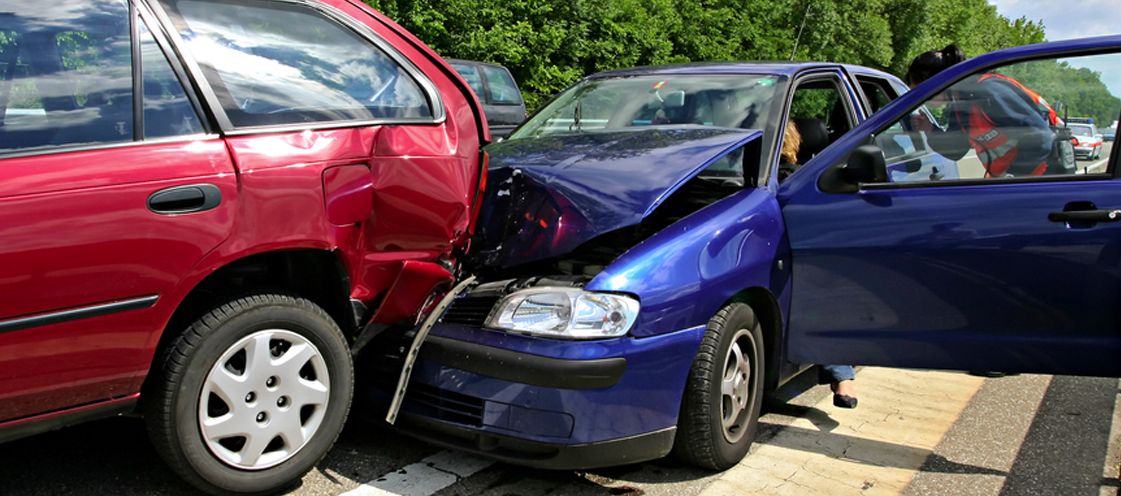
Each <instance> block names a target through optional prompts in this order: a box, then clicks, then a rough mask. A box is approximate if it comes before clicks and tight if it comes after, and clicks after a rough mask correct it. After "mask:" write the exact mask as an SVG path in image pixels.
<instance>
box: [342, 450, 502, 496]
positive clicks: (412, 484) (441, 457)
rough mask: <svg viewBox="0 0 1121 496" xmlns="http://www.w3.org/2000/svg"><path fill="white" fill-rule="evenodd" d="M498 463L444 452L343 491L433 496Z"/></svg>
mask: <svg viewBox="0 0 1121 496" xmlns="http://www.w3.org/2000/svg"><path fill="white" fill-rule="evenodd" d="M491 465H494V460H488V459H485V458H479V457H477V456H472V455H468V454H466V453H460V452H457V451H441V452H439V453H436V454H435V455H432V456H430V457H428V458H425V459H423V460H421V461H419V462H416V463H414V464H412V465H408V466H406V467H404V468H401V469H398V470H395V471H393V472H390V473H388V474H385V475H383V476H381V477H378V478H377V479H374V480H372V481H370V482H367V483H365V484H362V485H361V486H358V487H357V488H356V489H353V490H350V491H347V492H345V493H343V496H430V495H432V494H435V493H436V492H437V491H439V490H441V489H443V488H445V487H448V486H450V485H452V484H455V483H456V482H458V481H460V480H462V479H466V478H468V477H470V476H472V475H475V474H476V473H478V472H480V471H482V470H483V469H486V468H487V467H490V466H491Z"/></svg>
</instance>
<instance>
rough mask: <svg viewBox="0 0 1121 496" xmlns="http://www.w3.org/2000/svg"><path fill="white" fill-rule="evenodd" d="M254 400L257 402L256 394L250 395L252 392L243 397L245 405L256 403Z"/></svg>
mask: <svg viewBox="0 0 1121 496" xmlns="http://www.w3.org/2000/svg"><path fill="white" fill-rule="evenodd" d="M256 400H257V395H256V393H252V392H250V393H249V394H247V395H245V402H246V403H252V402H254V401H256Z"/></svg>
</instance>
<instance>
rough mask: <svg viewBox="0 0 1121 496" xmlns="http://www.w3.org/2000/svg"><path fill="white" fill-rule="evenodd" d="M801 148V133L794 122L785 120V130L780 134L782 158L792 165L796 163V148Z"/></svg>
mask: <svg viewBox="0 0 1121 496" xmlns="http://www.w3.org/2000/svg"><path fill="white" fill-rule="evenodd" d="M799 148H802V133H799V132H798V127H797V126H795V125H794V122H792V121H787V122H786V132H784V133H783V134H782V159H783V160H785V161H786V163H788V164H791V165H794V164H797V163H798V149H799Z"/></svg>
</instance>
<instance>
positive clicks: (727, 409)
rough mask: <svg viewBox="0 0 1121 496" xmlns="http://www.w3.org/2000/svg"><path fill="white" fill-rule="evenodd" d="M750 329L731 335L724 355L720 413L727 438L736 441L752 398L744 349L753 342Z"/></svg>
mask: <svg viewBox="0 0 1121 496" xmlns="http://www.w3.org/2000/svg"><path fill="white" fill-rule="evenodd" d="M749 332H750V331H748V330H747V329H740V330H739V331H738V332H736V336H735V337H734V338H733V339H732V346H731V348H730V349H729V350H728V356H727V357H726V358H725V359H724V376H723V377H722V379H721V382H720V414H721V424H722V425H723V426H724V439H726V440H727V441H728V442H729V443H733V444H734V443H736V442H737V441H739V440H740V438H742V437H743V435H744V427H745V424H746V421H747V415H746V413H747V405H748V401H749V400H750V399H751V392H752V391H751V358H750V357H749V356H748V355H746V354H745V353H744V351H746V350H748V347H749V346H751V341H750V339H751V338H750V337H749Z"/></svg>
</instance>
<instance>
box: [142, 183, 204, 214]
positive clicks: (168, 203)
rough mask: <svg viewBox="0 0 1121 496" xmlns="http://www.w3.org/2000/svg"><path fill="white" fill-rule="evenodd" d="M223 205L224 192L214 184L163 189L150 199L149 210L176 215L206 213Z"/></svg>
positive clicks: (153, 194)
mask: <svg viewBox="0 0 1121 496" xmlns="http://www.w3.org/2000/svg"><path fill="white" fill-rule="evenodd" d="M221 203H222V190H220V189H218V187H217V186H215V185H213V184H191V185H188V186H176V187H174V188H167V189H161V190H159V191H157V192H155V193H152V196H149V197H148V210H151V211H152V212H155V213H157V214H163V215H176V214H190V213H195V212H205V211H207V210H210V209H212V208H215V207H217V206H218V205H220V204H221Z"/></svg>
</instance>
